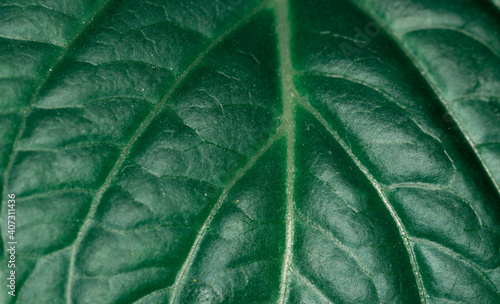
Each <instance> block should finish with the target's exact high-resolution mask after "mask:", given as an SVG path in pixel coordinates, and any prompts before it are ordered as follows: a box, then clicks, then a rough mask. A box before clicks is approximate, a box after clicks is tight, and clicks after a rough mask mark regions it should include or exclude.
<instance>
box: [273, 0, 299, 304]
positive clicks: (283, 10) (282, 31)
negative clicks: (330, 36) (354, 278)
mask: <svg viewBox="0 0 500 304" xmlns="http://www.w3.org/2000/svg"><path fill="white" fill-rule="evenodd" d="M276 16H277V27H278V29H277V32H278V49H279V56H280V76H281V94H282V101H283V118H282V123H283V125H284V128H285V132H286V137H287V179H286V244H285V254H284V257H283V269H282V272H281V284H280V290H279V299H278V303H285V302H286V298H287V296H286V293H287V277H288V271H289V269H290V266H291V261H292V247H293V235H294V229H293V228H294V226H293V224H294V223H293V222H294V201H293V196H294V188H293V181H294V168H295V163H294V161H295V155H294V145H295V121H294V119H295V118H294V92H295V90H294V87H293V74H294V70H293V67H292V62H291V56H290V24H289V15H288V3H287V1H286V0H277V1H276Z"/></svg>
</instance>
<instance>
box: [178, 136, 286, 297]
mask: <svg viewBox="0 0 500 304" xmlns="http://www.w3.org/2000/svg"><path fill="white" fill-rule="evenodd" d="M282 133H283V130H282V128H279V129H278V130H277V131H276V134H274V136H273V137H272V138H271V139H270V140H269V142H268V143H267V144H266V145H265V146H264V147H263V148H262V149H260V151H259V152H257V154H255V155H254V156H253V157H252V158H251V159H250V161H249V162H248V163H247V164H246V165H245V167H243V169H241V170H240V172H238V174H236V175H235V177H234V178H233V179H232V180H231V182H229V184H228V185H227V186H226V188H225V189H224V190H223V191H222V193H221V195H220V196H219V199H218V200H217V203H216V204H215V205H214V207H213V208H212V210H211V211H210V214H209V215H208V217H207V219H206V220H205V222H204V223H203V226H202V227H201V229H200V231H199V232H198V235H196V239H195V240H194V243H193V245H192V246H191V249H190V250H189V254H188V256H187V257H186V260H185V261H184V264H182V267H181V270H180V271H179V272H178V273H177V276H176V278H175V281H174V284H173V285H172V287H173V291H172V297H171V298H170V302H169V303H170V304H173V303H174V302H175V297H176V295H177V290H178V287H179V284H180V282H181V280H182V278H183V277H184V274H185V273H186V270H187V269H188V267H189V266H190V265H191V263H192V262H193V258H194V256H195V255H196V252H197V250H198V245H199V244H200V242H201V240H202V239H203V237H204V236H205V234H206V232H207V229H208V227H209V226H210V223H211V222H212V220H213V218H214V216H215V214H216V213H217V211H218V210H219V208H220V206H221V205H222V203H223V202H224V199H225V198H226V196H227V193H228V192H229V191H230V190H231V189H232V188H233V186H234V184H236V182H238V181H239V180H240V178H241V177H242V176H243V175H245V173H246V172H247V171H248V170H249V169H250V168H251V167H252V166H253V165H254V164H255V162H256V161H257V160H258V159H259V158H260V157H261V156H262V154H264V153H265V152H266V151H267V150H268V149H269V148H270V147H271V146H272V145H273V144H274V143H275V142H276V140H278V138H280V137H281V135H282ZM172 287H169V288H172Z"/></svg>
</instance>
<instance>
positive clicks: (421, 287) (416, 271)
mask: <svg viewBox="0 0 500 304" xmlns="http://www.w3.org/2000/svg"><path fill="white" fill-rule="evenodd" d="M298 102H299V103H300V104H301V105H302V106H303V107H304V108H305V109H306V110H307V111H309V112H310V113H311V114H312V115H314V117H316V119H318V121H319V122H320V123H321V124H322V125H323V126H324V127H325V128H326V129H327V131H328V132H329V133H330V134H331V135H332V136H333V138H334V139H335V140H336V141H337V142H338V143H339V144H340V145H341V146H342V148H343V149H344V150H345V151H346V153H347V154H348V155H349V157H350V158H351V159H352V160H353V161H354V163H355V164H356V166H357V167H358V168H359V170H361V172H363V174H364V175H365V176H366V178H367V179H368V180H369V181H370V183H371V184H372V186H373V188H375V190H376V191H377V193H378V195H379V197H380V199H381V200H382V202H383V203H384V205H385V207H386V208H387V210H388V211H389V213H390V214H391V217H392V218H393V219H394V222H395V223H396V226H397V227H398V232H399V235H400V236H401V238H402V240H403V244H404V246H405V249H406V251H407V252H408V256H409V258H410V264H411V267H412V272H413V275H414V277H415V281H416V284H417V288H418V292H419V296H420V302H421V303H425V293H424V284H423V282H422V277H421V275H420V271H419V267H418V263H417V258H416V256H415V252H414V251H413V248H412V246H411V244H410V237H409V235H408V233H407V232H406V228H405V227H404V225H403V222H402V221H401V219H400V218H399V216H398V214H397V213H396V210H394V208H393V207H392V205H391V204H390V202H389V199H388V198H387V196H386V195H385V193H384V191H383V190H382V189H383V187H382V186H381V185H380V184H379V183H378V181H377V180H376V179H375V177H373V175H372V174H371V173H370V172H369V171H368V169H367V168H366V167H365V166H364V165H363V164H362V163H361V161H360V160H359V159H358V158H357V156H356V155H355V154H354V152H352V150H351V148H350V147H349V146H348V145H347V144H346V143H345V142H344V140H343V139H342V138H341V137H340V135H339V134H338V133H337V132H336V131H335V130H333V129H332V128H331V127H330V125H329V124H328V123H327V122H326V120H325V119H324V118H323V117H322V116H321V114H320V113H319V112H318V111H316V109H315V108H314V107H312V106H311V105H310V104H309V103H307V102H305V101H304V100H302V99H301V98H299V99H298Z"/></svg>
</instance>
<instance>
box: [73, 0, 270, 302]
mask: <svg viewBox="0 0 500 304" xmlns="http://www.w3.org/2000/svg"><path fill="white" fill-rule="evenodd" d="M265 4H266V2H264V3H262V4H261V5H259V6H258V7H256V8H255V9H254V10H253V11H251V12H250V13H249V14H247V15H246V16H245V17H243V18H242V19H240V20H239V21H238V22H237V23H236V24H234V26H232V27H231V28H229V29H228V30H227V31H226V32H225V33H223V34H222V35H220V36H219V37H217V38H216V39H215V40H213V41H212V43H211V44H210V45H208V46H207V48H206V49H205V50H204V51H203V52H202V53H200V55H199V56H198V57H197V58H196V60H194V61H193V63H191V65H189V67H188V68H187V69H186V70H185V71H184V72H183V73H182V74H181V75H180V76H179V78H178V79H177V81H176V82H175V83H174V84H173V85H172V87H171V88H170V90H169V91H168V92H167V93H166V94H165V96H164V97H163V98H162V100H161V101H160V102H159V103H158V104H157V105H156V106H155V108H154V109H153V111H152V112H151V113H150V114H149V115H148V117H146V118H145V119H144V121H143V122H142V123H141V125H140V126H139V127H138V128H137V130H136V131H135V133H134V135H133V136H132V137H131V139H130V141H129V142H128V143H127V145H126V146H125V148H124V149H123V151H122V153H121V154H120V156H119V158H118V160H117V161H116V163H115V165H114V166H113V168H112V169H111V170H110V172H109V174H108V176H107V177H106V180H105V181H104V183H103V184H102V186H101V187H100V189H99V191H98V192H97V194H96V196H95V198H94V200H93V201H92V204H91V206H90V210H89V212H88V214H87V216H86V218H85V221H84V223H83V224H82V227H81V229H80V231H79V232H78V235H77V237H76V238H75V241H74V243H73V250H72V253H71V259H70V265H69V271H68V273H69V274H68V281H67V292H66V302H67V303H68V304H70V303H72V302H71V287H72V280H73V273H74V271H75V269H74V268H75V261H76V253H77V251H78V250H77V249H78V245H79V243H80V242H81V240H82V238H83V236H84V234H85V232H86V230H87V228H88V227H89V226H90V223H91V222H92V220H93V217H94V214H95V212H96V210H97V207H98V205H99V203H100V201H101V199H102V196H103V195H104V193H105V192H106V190H107V189H108V187H109V186H110V185H111V181H112V180H113V179H114V178H115V176H116V175H117V174H118V173H119V172H120V169H121V167H122V165H123V163H124V162H125V159H126V158H127V157H128V154H129V152H130V151H131V149H132V147H133V146H134V144H135V142H136V141H137V139H138V138H139V137H140V136H141V135H142V133H143V132H144V131H145V130H146V129H147V127H148V126H149V125H150V124H151V122H152V121H153V119H154V118H155V117H156V115H157V114H158V113H159V112H160V110H161V109H162V108H163V106H164V105H165V104H166V102H167V101H168V100H169V99H170V97H171V96H172V95H173V94H174V93H175V91H176V90H177V88H178V87H179V86H180V85H181V84H182V83H183V81H184V80H185V79H186V78H187V76H188V75H189V74H190V73H191V72H192V71H194V70H195V69H196V67H197V66H198V64H199V63H200V62H201V61H202V60H203V59H204V58H205V56H206V55H207V54H208V53H209V52H210V51H212V50H213V49H214V48H215V47H216V46H218V45H219V44H220V43H221V42H222V41H224V39H226V38H227V37H228V36H229V35H231V34H232V33H233V32H235V31H236V30H237V29H238V28H240V27H241V26H242V25H244V24H245V23H247V21H248V20H250V19H251V18H252V16H254V15H255V14H256V13H257V12H259V11H260V10H261V9H262V8H263V7H264V5H265Z"/></svg>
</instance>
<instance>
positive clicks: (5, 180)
mask: <svg viewBox="0 0 500 304" xmlns="http://www.w3.org/2000/svg"><path fill="white" fill-rule="evenodd" d="M111 2H113V0H108V1H106V2H105V3H104V4H103V5H102V6H101V7H100V8H99V9H98V10H97V11H96V12H95V13H94V14H93V15H92V16H91V17H90V19H88V20H87V21H86V22H85V24H84V25H83V26H82V27H81V28H80V31H78V33H76V35H75V36H74V37H73V38H72V39H71V40H70V41H69V42H68V43H67V44H66V46H64V48H63V50H62V52H61V54H60V55H59V57H57V59H56V60H55V61H54V64H52V66H51V67H50V68H49V70H48V71H47V74H45V77H44V79H43V80H42V82H40V85H39V86H38V87H37V88H36V90H35V93H34V94H33V97H32V98H31V100H30V102H29V104H28V106H27V107H26V109H25V111H24V114H23V118H22V120H21V123H20V124H19V128H18V130H17V135H16V138H15V140H14V143H13V145H12V151H11V153H10V158H9V162H8V163H7V167H6V168H5V172H4V175H3V189H2V199H1V201H2V206H1V211H0V214H3V210H4V209H5V202H6V201H4V199H3V195H4V193H7V190H8V189H7V187H8V176H9V174H10V171H11V170H12V166H13V165H14V159H15V157H14V156H15V154H16V153H15V152H16V148H17V145H18V143H19V140H20V139H21V135H22V134H23V131H24V128H25V127H26V118H27V116H28V113H29V111H30V109H31V108H32V107H33V105H34V104H35V101H36V99H37V98H38V95H40V92H41V90H42V89H43V88H44V87H45V84H46V83H47V81H48V80H49V78H50V77H51V76H52V74H53V73H54V71H55V70H56V67H57V66H58V65H59V64H60V63H61V62H62V60H63V59H64V58H65V57H66V54H67V53H68V51H69V50H70V49H71V48H72V47H73V45H75V43H76V42H77V41H78V39H79V38H80V37H81V36H82V34H83V33H85V31H86V30H87V29H88V28H89V26H90V24H92V23H93V21H94V20H95V18H96V17H97V16H99V15H100V14H101V13H102V12H103V11H104V10H105V9H106V8H107V7H108V6H109V5H110V4H111ZM2 239H3V244H4V246H5V239H4V235H3V234H2ZM4 253H6V251H5V250H4Z"/></svg>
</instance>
